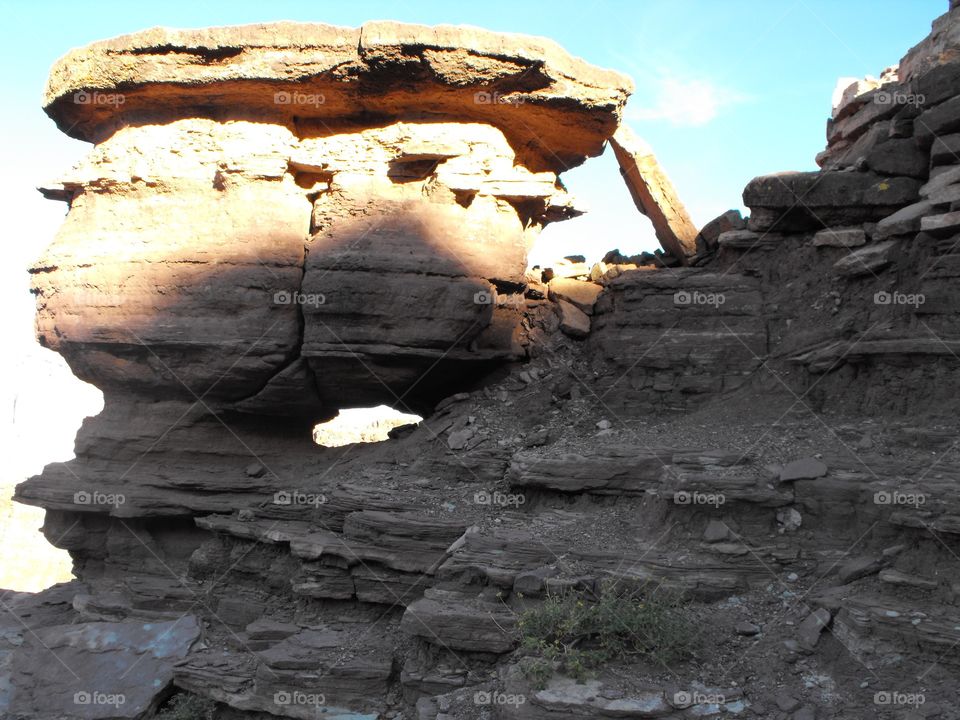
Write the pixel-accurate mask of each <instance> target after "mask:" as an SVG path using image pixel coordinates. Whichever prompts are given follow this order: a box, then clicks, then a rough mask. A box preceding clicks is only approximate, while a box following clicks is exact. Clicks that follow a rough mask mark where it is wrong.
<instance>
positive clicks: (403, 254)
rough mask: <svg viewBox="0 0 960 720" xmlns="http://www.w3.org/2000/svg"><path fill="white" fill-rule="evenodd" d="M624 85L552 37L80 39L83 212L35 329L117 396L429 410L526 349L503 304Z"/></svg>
mask: <svg viewBox="0 0 960 720" xmlns="http://www.w3.org/2000/svg"><path fill="white" fill-rule="evenodd" d="M629 89H630V87H629V81H628V80H626V79H625V78H623V77H622V76H619V75H617V74H615V73H610V72H607V71H601V70H598V69H596V68H593V67H591V66H589V65H586V64H585V63H583V62H581V61H579V60H576V59H574V58H571V57H569V56H567V55H566V53H564V52H563V51H562V50H561V49H560V48H559V47H557V46H556V45H554V44H553V43H550V42H549V41H546V40H537V39H531V38H523V37H520V36H516V37H514V36H505V35H497V34H494V33H488V32H485V31H479V30H472V29H471V30H466V29H457V28H436V29H430V28H418V27H416V26H405V25H399V24H395V23H375V24H373V25H369V26H365V27H364V28H363V29H362V30H349V29H344V28H334V27H330V26H323V25H298V24H290V23H282V24H278V25H275V26H249V27H239V28H220V29H214V30H208V31H190V32H186V31H185V32H175V31H168V30H159V29H158V30H151V31H146V32H144V33H139V34H136V35H131V36H125V37H122V38H118V39H116V40H111V41H107V42H103V43H97V44H94V45H92V46H89V47H87V48H84V49H81V50H76V51H73V52H72V53H70V54H69V55H68V56H66V57H65V58H64V59H63V60H61V61H60V62H59V63H58V64H57V65H56V66H55V67H54V69H53V71H52V73H51V78H50V82H49V85H48V89H47V97H46V109H47V112H48V113H49V114H50V115H51V116H52V117H53V118H54V119H55V120H56V121H57V122H58V124H59V125H60V126H61V128H63V129H64V130H65V131H66V132H67V133H68V134H71V135H73V136H75V137H80V138H83V139H90V140H94V141H95V142H96V143H97V144H96V145H95V147H94V148H93V150H92V151H91V153H90V155H89V156H88V157H87V158H86V160H84V161H83V162H82V163H81V164H80V165H79V166H78V167H76V168H74V169H73V170H72V171H70V172H69V173H67V174H66V175H65V176H64V177H63V178H62V179H61V180H60V181H58V182H57V183H55V184H54V185H53V186H52V187H49V188H46V189H45V192H46V193H47V194H48V196H50V197H53V198H60V199H64V200H66V201H67V202H68V203H69V204H70V212H69V213H68V215H67V219H66V221H65V223H64V226H63V228H62V230H61V232H60V233H59V235H58V236H57V238H56V240H55V241H54V243H53V244H52V245H51V246H50V248H49V249H48V250H47V252H46V254H45V255H44V257H42V258H41V259H40V260H39V261H38V262H37V264H36V266H35V268H34V277H35V282H34V288H35V292H36V294H37V299H38V315H37V327H38V337H39V339H40V341H41V342H42V343H43V344H45V345H47V346H49V347H51V348H53V349H55V350H57V351H59V352H60V353H62V354H63V355H64V357H66V358H67V360H68V362H69V363H70V365H71V367H72V368H73V370H74V372H75V373H76V374H77V375H78V376H79V377H81V378H83V379H85V380H88V381H89V382H91V383H93V384H95V385H97V386H98V387H100V388H102V389H104V390H105V391H106V392H107V394H108V396H109V395H110V394H111V393H113V394H115V393H118V392H119V393H135V394H137V395H140V396H143V397H145V398H150V399H166V400H169V399H175V398H180V399H183V400H194V399H195V398H196V397H202V398H204V400H205V402H207V403H210V404H212V405H214V406H216V407H217V408H218V409H221V410H237V411H240V412H247V413H253V414H258V415H284V416H290V417H304V418H305V419H308V420H310V421H314V420H319V419H323V418H325V417H329V416H330V415H331V414H332V413H333V412H335V410H336V408H337V407H342V406H344V404H347V405H349V404H351V403H352V404H366V403H371V402H373V403H376V402H386V403H390V404H395V403H397V402H398V401H399V399H401V398H402V399H403V401H404V404H406V405H407V406H410V407H414V408H422V407H427V406H429V404H430V403H431V402H435V401H436V400H437V399H439V397H442V396H443V395H445V394H448V393H449V392H451V391H453V390H455V389H456V385H457V382H458V380H457V377H458V376H460V375H463V374H464V373H466V374H468V375H469V374H470V373H473V374H475V372H474V371H473V370H470V369H469V368H484V367H488V366H489V365H490V364H491V363H495V362H497V361H500V360H503V359H508V358H517V357H522V356H523V354H524V352H525V350H524V337H523V334H522V332H521V329H520V325H519V320H520V316H519V312H518V310H517V305H518V304H513V305H511V304H509V303H501V304H500V305H497V303H495V302H491V299H492V298H495V297H496V295H497V293H498V292H499V293H501V294H511V293H517V292H519V291H520V290H522V287H523V283H524V270H525V265H526V253H527V250H528V249H529V247H530V245H531V243H532V241H533V239H534V238H535V236H536V234H537V233H538V232H539V231H540V229H541V228H542V227H543V226H544V225H545V224H547V223H549V222H551V221H555V220H562V219H565V218H567V217H570V216H573V215H575V214H577V212H578V211H577V210H576V208H575V205H574V204H573V201H572V199H571V198H570V197H569V196H568V195H567V193H566V192H565V190H564V189H563V187H562V185H560V183H559V182H558V179H557V173H558V172H559V171H562V170H564V169H566V168H568V167H570V166H571V165H575V164H579V163H580V162H582V161H583V160H584V159H585V158H586V157H587V156H589V155H594V154H598V153H599V152H600V151H601V149H602V146H603V142H604V140H605V139H606V137H608V136H609V135H610V134H611V132H612V130H613V128H614V127H615V126H616V123H617V121H618V117H619V112H620V109H621V107H622V105H623V103H624V102H625V99H626V97H627V94H628V93H629ZM425 374H426V375H427V377H426V378H424V375H425ZM415 383H416V387H414V384H415ZM347 388H349V392H350V397H349V398H344V397H342V395H343V394H344V391H345V389H347Z"/></svg>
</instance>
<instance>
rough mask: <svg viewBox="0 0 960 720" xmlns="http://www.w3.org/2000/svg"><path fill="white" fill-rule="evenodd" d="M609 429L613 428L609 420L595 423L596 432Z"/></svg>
mask: <svg viewBox="0 0 960 720" xmlns="http://www.w3.org/2000/svg"><path fill="white" fill-rule="evenodd" d="M611 427H613V423H611V422H610V421H609V420H601V421H600V422H598V423H597V430H609V429H610V428H611Z"/></svg>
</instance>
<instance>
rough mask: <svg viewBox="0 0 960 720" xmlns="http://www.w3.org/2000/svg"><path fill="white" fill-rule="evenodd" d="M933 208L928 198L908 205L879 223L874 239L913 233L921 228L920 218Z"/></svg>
mask: <svg viewBox="0 0 960 720" xmlns="http://www.w3.org/2000/svg"><path fill="white" fill-rule="evenodd" d="M932 210H933V205H931V204H930V203H929V202H927V201H926V200H921V201H920V202H917V203H914V204H913V205H907V206H906V207H905V208H901V209H900V210H897V212H895V213H893V215H890V216H888V217H885V218H884V219H883V220H881V221H880V222H878V223H877V227H876V228H875V229H874V231H873V239H874V240H886V239H887V238H889V237H893V236H894V235H913V234H916V233H917V231H919V230H920V220H921V218H923V217H924V216H925V215H929V214H930V213H931V211H932Z"/></svg>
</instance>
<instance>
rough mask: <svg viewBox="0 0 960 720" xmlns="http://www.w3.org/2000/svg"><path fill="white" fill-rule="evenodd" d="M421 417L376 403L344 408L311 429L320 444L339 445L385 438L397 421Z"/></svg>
mask: <svg viewBox="0 0 960 720" xmlns="http://www.w3.org/2000/svg"><path fill="white" fill-rule="evenodd" d="M421 420H423V418H422V417H420V416H419V415H408V414H407V413H402V412H400V411H399V410H394V409H393V408H390V407H387V406H386V405H378V406H377V407H373V408H348V409H346V410H341V411H340V413H339V414H338V415H337V416H336V417H335V418H334V419H333V420H330V421H328V422H325V423H321V424H319V425H317V426H316V427H315V428H314V429H313V441H314V442H315V443H317V445H323V446H324V447H340V446H341V445H349V444H351V443H373V442H382V441H383V440H386V439H388V437H389V433H390V431H391V430H393V429H394V428H397V427H400V426H401V425H412V424H416V423H419V422H420V421H421Z"/></svg>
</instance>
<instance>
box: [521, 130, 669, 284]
mask: <svg viewBox="0 0 960 720" xmlns="http://www.w3.org/2000/svg"><path fill="white" fill-rule="evenodd" d="M562 179H563V183H564V185H566V187H567V189H568V190H569V191H570V192H571V193H573V195H574V197H576V198H577V200H578V201H579V204H580V205H582V206H583V207H584V208H586V211H587V212H586V213H585V214H584V215H582V216H580V217H576V218H572V219H570V220H565V221H563V222H556V223H550V224H549V225H547V226H546V227H545V228H544V229H543V232H542V233H540V235H539V237H538V238H537V240H536V241H535V242H534V244H533V247H532V248H531V250H530V255H529V258H528V263H529V267H533V266H534V265H540V266H541V267H548V266H549V265H550V264H551V263H553V262H554V261H556V260H558V259H560V258H562V257H565V256H567V255H583V256H584V257H585V259H586V262H587V263H588V264H591V265H592V264H593V263H595V262H597V261H599V260H601V259H602V258H603V256H604V255H605V254H606V253H607V251H608V250H614V249H619V250H620V252H621V253H623V254H625V255H633V254H635V253H639V252H643V251H644V250H646V251H647V252H654V250H657V249H659V248H660V243H659V242H658V241H657V237H656V235H655V234H654V231H653V225H652V224H651V223H650V221H649V220H648V219H647V218H645V217H644V216H643V215H641V214H640V213H639V212H637V208H636V206H635V205H634V204H633V200H632V199H631V197H630V192H629V191H628V190H627V187H626V185H625V184H624V182H623V179H622V178H621V177H620V168H619V167H618V165H617V161H616V158H615V157H614V156H613V151H612V150H611V149H610V148H609V147H607V148H606V149H605V150H604V151H603V154H602V155H601V156H600V157H595V158H590V159H588V160H587V161H586V162H585V163H584V164H583V165H581V166H580V167H576V168H573V169H572V170H569V171H568V172H565V173H563V175H562Z"/></svg>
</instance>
